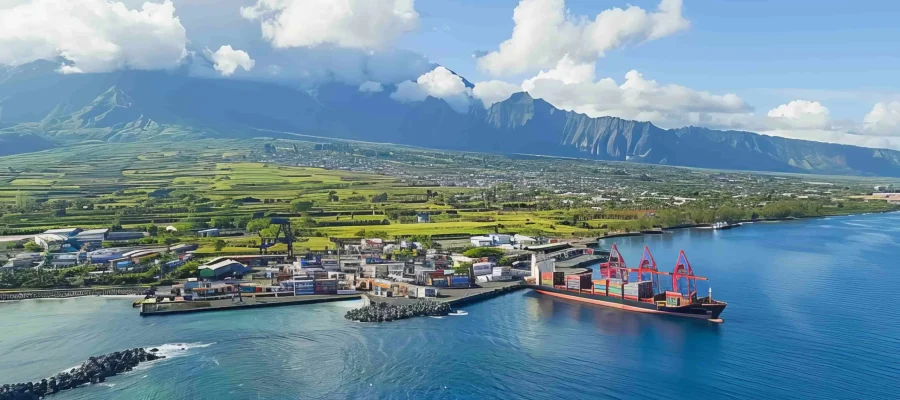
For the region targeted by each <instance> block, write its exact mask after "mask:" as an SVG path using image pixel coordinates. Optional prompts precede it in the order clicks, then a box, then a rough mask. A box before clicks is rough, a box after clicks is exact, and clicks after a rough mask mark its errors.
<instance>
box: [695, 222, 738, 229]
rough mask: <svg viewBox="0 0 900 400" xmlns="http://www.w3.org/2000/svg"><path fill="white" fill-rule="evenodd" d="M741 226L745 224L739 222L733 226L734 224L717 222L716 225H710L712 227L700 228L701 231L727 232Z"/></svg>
mask: <svg viewBox="0 0 900 400" xmlns="http://www.w3.org/2000/svg"><path fill="white" fill-rule="evenodd" d="M741 225H743V224H741V223H740V222H737V223H733V224H732V223H729V222H724V221H723V222H716V223H713V224H710V225H708V226H701V227H699V228H700V229H712V230H717V231H720V230H726V229H732V228H737V227H739V226H741Z"/></svg>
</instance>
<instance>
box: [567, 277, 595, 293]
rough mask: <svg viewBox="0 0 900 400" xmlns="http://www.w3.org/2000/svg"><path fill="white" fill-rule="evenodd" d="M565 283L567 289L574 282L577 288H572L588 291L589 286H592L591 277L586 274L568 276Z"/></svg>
mask: <svg viewBox="0 0 900 400" xmlns="http://www.w3.org/2000/svg"><path fill="white" fill-rule="evenodd" d="M566 282H568V283H567V284H566V286H567V287H572V286H571V284H572V282H575V283H576V284H577V287H572V288H577V289H590V288H591V285H592V284H593V282H592V281H591V276H590V275H588V274H581V275H569V276H567V277H566Z"/></svg>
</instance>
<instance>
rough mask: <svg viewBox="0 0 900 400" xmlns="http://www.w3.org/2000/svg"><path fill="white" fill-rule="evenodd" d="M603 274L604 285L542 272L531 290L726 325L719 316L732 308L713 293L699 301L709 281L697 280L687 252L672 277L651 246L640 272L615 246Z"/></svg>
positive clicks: (584, 276)
mask: <svg viewBox="0 0 900 400" xmlns="http://www.w3.org/2000/svg"><path fill="white" fill-rule="evenodd" d="M599 272H600V275H601V276H602V277H603V279H599V280H596V279H592V277H591V274H590V273H587V274H581V275H569V276H567V277H564V276H563V275H560V276H557V275H558V274H563V273H562V272H539V273H538V274H539V275H540V280H539V281H536V282H535V283H534V284H529V285H527V287H529V288H531V289H534V290H535V291H537V292H538V293H540V294H544V295H549V296H554V297H559V298H563V299H566V300H573V301H580V302H584V303H588V304H595V305H599V306H605V307H612V308H618V309H620V310H625V311H635V312H642V313H650V314H664V315H672V316H679V317H690V318H698V319H706V320H709V321H710V322H722V319H721V318H719V315H720V314H721V313H722V311H724V310H725V307H726V306H727V305H728V304H727V303H725V302H724V301H718V300H713V299H712V289H711V288H710V289H709V295H707V296H705V297H699V296H698V295H697V292H698V291H697V281H708V279H707V278H704V277H700V276H695V275H694V270H693V269H692V268H691V264H690V262H688V259H687V256H686V255H685V254H684V250H682V251H681V252H680V253H679V254H678V261H676V263H675V270H674V271H673V272H671V273H669V272H663V271H659V270H657V268H656V261H655V260H654V259H653V255H652V254H650V249H649V248H648V247H646V246H645V247H644V255H643V257H641V262H640V264H639V267H638V268H628V267H627V266H626V265H625V260H624V259H623V258H622V255H621V254H620V253H619V250H618V248H617V247H616V245H615V244H613V245H612V249H610V256H609V261H608V262H605V263H602V264H600V271H599ZM633 273H636V274H637V277H636V279H632V278H630V277H629V275H632V274H633ZM660 275H665V276H671V278H672V283H671V288H666V289H663V288H662V287H661V286H660ZM629 282H630V283H629ZM666 286H668V285H666Z"/></svg>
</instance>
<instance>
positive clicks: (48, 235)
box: [34, 228, 147, 252]
mask: <svg viewBox="0 0 900 400" xmlns="http://www.w3.org/2000/svg"><path fill="white" fill-rule="evenodd" d="M146 235H147V234H146V233H144V232H128V231H123V232H110V231H109V229H87V230H85V229H81V228H59V229H50V230H47V231H45V232H44V233H40V234H37V235H35V236H34V242H35V243H37V244H38V245H39V246H41V247H43V248H44V250H47V251H56V252H74V251H79V250H82V249H85V248H87V249H96V248H99V247H100V246H101V245H102V244H103V242H105V241H114V242H123V241H128V240H136V239H141V238H144V237H146Z"/></svg>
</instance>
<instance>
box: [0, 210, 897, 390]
mask: <svg viewBox="0 0 900 400" xmlns="http://www.w3.org/2000/svg"><path fill="white" fill-rule="evenodd" d="M616 243H617V245H618V247H619V249H620V251H621V252H622V254H623V256H624V257H625V260H626V261H627V262H628V264H629V266H636V265H637V262H638V260H639V259H640V257H641V253H642V249H643V247H644V245H649V246H650V249H651V251H652V252H653V255H654V256H655V259H656V261H657V264H658V266H659V269H660V270H664V271H670V270H671V269H672V268H673V267H674V264H675V261H676V258H677V256H678V251H679V250H680V249H684V250H685V252H686V253H687V256H688V258H689V259H690V262H691V264H692V265H693V268H694V271H695V273H696V274H697V275H700V276H706V277H709V278H710V284H711V286H712V289H713V297H714V298H716V299H719V300H724V301H727V302H728V308H727V309H726V310H725V312H724V313H723V314H722V317H723V318H724V320H725V322H724V323H722V324H715V323H710V322H707V321H703V320H692V319H681V318H677V317H669V316H660V315H647V314H639V313H630V312H624V311H620V310H615V309H609V308H603V307H599V306H593V305H587V304H582V303H577V302H572V301H566V300H561V299H556V298H552V297H550V296H543V295H539V294H537V293H534V292H533V291H531V290H523V291H518V292H515V293H512V294H508V295H504V296H501V297H498V298H495V299H491V300H488V301H485V302H482V303H478V304H474V305H471V306H468V307H466V308H465V309H466V311H467V312H468V315H466V316H448V317H443V318H415V319H410V320H404V321H398V322H391V323H383V324H365V323H358V322H351V321H347V320H345V319H344V318H343V314H344V313H345V312H346V311H347V310H348V309H350V308H353V307H357V306H359V305H360V302H358V301H351V302H342V303H330V304H320V305H310V306H296V307H282V308H272V309H259V310H246V311H229V312H219V313H200V314H188V315H173V316H166V317H153V318H141V317H140V316H138V313H137V310H135V309H132V308H131V301H132V300H131V299H116V298H105V297H92V298H76V299H66V300H27V301H21V302H8V303H0V383H13V382H20V381H27V380H32V381H33V380H39V379H40V378H43V377H47V376H50V375H53V374H55V373H57V372H59V371H62V370H65V369H68V368H71V367H73V366H76V365H79V364H80V363H81V362H82V361H84V360H86V359H87V358H88V357H90V356H92V355H100V354H105V353H109V352H113V351H117V350H123V349H127V348H134V347H159V348H160V349H161V350H162V351H163V352H164V353H165V354H167V355H168V356H169V358H167V359H165V360H160V361H156V362H152V363H149V364H144V365H141V366H139V368H138V369H136V370H135V371H132V372H129V373H126V374H123V375H119V376H116V377H113V378H110V379H108V380H107V381H106V383H103V384H99V385H88V386H84V387H81V388H78V389H75V390H71V391H67V392H63V393H61V394H58V395H54V396H52V397H51V398H53V399H431V398H438V399H486V398H496V399H567V400H568V399H681V398H695V399H708V398H717V399H718V398H739V399H746V398H759V399H763V398H765V399H768V398H779V399H793V398H797V399H801V398H802V399H810V398H812V399H831V398H835V399H881V398H884V399H894V398H898V397H900V363H898V361H897V360H898V357H900V307H898V305H897V304H898V303H897V301H896V299H894V296H893V295H894V293H895V292H896V290H897V289H898V288H900V271H898V268H900V266H898V264H897V260H900V214H879V215H863V216H849V217H833V218H824V219H810V220H801V221H786V222H780V223H755V224H749V225H746V226H744V227H740V228H737V229H732V230H728V231H702V230H684V231H679V232H675V233H671V234H665V235H649V236H644V237H634V238H619V239H616ZM609 244H610V243H605V245H606V246H608V245H609ZM700 289H701V293H706V286H705V285H704V284H701V285H700Z"/></svg>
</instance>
